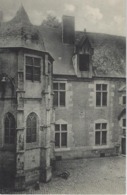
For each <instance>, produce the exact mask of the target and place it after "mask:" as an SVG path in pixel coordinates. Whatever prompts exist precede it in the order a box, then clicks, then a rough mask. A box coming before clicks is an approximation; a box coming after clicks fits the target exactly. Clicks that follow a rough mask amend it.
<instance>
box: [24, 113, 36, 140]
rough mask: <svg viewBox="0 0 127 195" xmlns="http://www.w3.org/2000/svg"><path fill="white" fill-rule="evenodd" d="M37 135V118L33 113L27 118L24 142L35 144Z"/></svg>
mask: <svg viewBox="0 0 127 195" xmlns="http://www.w3.org/2000/svg"><path fill="white" fill-rule="evenodd" d="M36 134H37V116H36V114H35V113H31V114H30V115H29V116H28V117H27V121H26V142H27V143H31V142H36Z"/></svg>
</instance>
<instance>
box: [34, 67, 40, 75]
mask: <svg viewBox="0 0 127 195" xmlns="http://www.w3.org/2000/svg"><path fill="white" fill-rule="evenodd" d="M34 74H35V75H39V77H40V68H38V67H34Z"/></svg>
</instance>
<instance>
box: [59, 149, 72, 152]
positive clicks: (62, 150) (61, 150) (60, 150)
mask: <svg viewBox="0 0 127 195" xmlns="http://www.w3.org/2000/svg"><path fill="white" fill-rule="evenodd" d="M70 150H71V149H70V148H55V152H64V151H70Z"/></svg>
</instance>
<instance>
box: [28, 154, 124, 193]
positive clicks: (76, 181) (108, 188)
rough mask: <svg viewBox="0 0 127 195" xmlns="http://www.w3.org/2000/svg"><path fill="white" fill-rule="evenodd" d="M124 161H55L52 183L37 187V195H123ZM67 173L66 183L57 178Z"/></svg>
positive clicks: (119, 159)
mask: <svg viewBox="0 0 127 195" xmlns="http://www.w3.org/2000/svg"><path fill="white" fill-rule="evenodd" d="M125 159H126V158H125V157H123V156H119V157H105V158H92V159H78V160H64V161H58V162H57V164H56V170H57V171H55V172H54V175H53V178H52V180H51V182H49V183H47V184H44V183H43V184H40V190H39V191H33V189H32V188H31V189H30V190H29V192H28V191H27V193H36V194H39V193H41V194H125V184H126V183H125V175H126V173H125V164H126V163H125ZM65 170H67V171H69V172H70V176H69V178H68V179H67V180H65V179H63V178H60V177H57V175H58V174H59V173H61V172H62V171H65Z"/></svg>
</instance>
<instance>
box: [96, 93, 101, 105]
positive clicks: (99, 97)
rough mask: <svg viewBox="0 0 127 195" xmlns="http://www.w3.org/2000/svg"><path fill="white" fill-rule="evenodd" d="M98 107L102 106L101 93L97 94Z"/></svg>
mask: <svg viewBox="0 0 127 195" xmlns="http://www.w3.org/2000/svg"><path fill="white" fill-rule="evenodd" d="M96 106H101V93H100V92H96Z"/></svg>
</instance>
